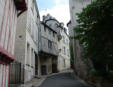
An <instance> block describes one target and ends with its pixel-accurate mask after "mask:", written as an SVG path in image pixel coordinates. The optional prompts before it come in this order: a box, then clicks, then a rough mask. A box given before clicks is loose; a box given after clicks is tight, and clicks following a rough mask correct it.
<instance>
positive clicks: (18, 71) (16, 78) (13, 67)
mask: <svg viewBox="0 0 113 87" xmlns="http://www.w3.org/2000/svg"><path fill="white" fill-rule="evenodd" d="M9 72H10V73H9V87H16V86H14V85H19V84H22V83H24V65H22V64H21V63H18V62H14V63H11V64H10V71H9Z"/></svg>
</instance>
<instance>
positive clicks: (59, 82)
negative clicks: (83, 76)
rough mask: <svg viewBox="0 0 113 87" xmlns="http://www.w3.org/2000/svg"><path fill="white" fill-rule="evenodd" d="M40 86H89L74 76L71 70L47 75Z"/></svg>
mask: <svg viewBox="0 0 113 87" xmlns="http://www.w3.org/2000/svg"><path fill="white" fill-rule="evenodd" d="M40 87H89V86H87V85H86V84H85V83H83V82H81V81H80V80H77V79H75V78H74V76H73V74H72V72H65V73H60V74H57V75H53V76H49V77H47V78H46V80H45V81H44V82H43V83H42V85H41V86H40Z"/></svg>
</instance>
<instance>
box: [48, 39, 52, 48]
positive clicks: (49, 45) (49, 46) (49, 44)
mask: <svg viewBox="0 0 113 87" xmlns="http://www.w3.org/2000/svg"><path fill="white" fill-rule="evenodd" d="M48 48H50V49H52V41H50V40H48Z"/></svg>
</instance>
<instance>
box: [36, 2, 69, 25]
mask: <svg viewBox="0 0 113 87" xmlns="http://www.w3.org/2000/svg"><path fill="white" fill-rule="evenodd" d="M37 5H38V9H39V13H40V16H41V20H42V16H43V15H46V14H48V13H49V14H50V15H51V16H53V17H55V18H56V19H57V20H58V21H59V22H63V23H64V24H65V26H66V24H67V23H68V22H69V20H70V13H69V1H68V0H37Z"/></svg>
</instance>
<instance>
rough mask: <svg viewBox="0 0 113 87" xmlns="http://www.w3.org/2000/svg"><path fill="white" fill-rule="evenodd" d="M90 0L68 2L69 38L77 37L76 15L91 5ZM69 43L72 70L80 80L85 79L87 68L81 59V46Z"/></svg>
mask: <svg viewBox="0 0 113 87" xmlns="http://www.w3.org/2000/svg"><path fill="white" fill-rule="evenodd" d="M91 1H92V0H69V7H70V17H71V21H70V22H69V23H68V24H67V26H68V28H69V36H70V38H72V37H74V36H76V35H77V33H75V32H74V27H76V25H77V24H78V23H77V21H76V20H77V15H76V14H77V13H80V12H81V11H82V8H84V7H86V6H87V5H88V4H90V3H91ZM70 43H71V45H72V47H73V49H72V52H73V57H74V68H75V71H76V73H77V75H78V76H80V77H81V78H87V74H88V72H87V69H88V66H87V64H86V62H85V61H84V58H82V54H83V53H82V52H83V49H82V48H83V46H82V45H80V44H79V41H78V40H75V39H71V40H70Z"/></svg>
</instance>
